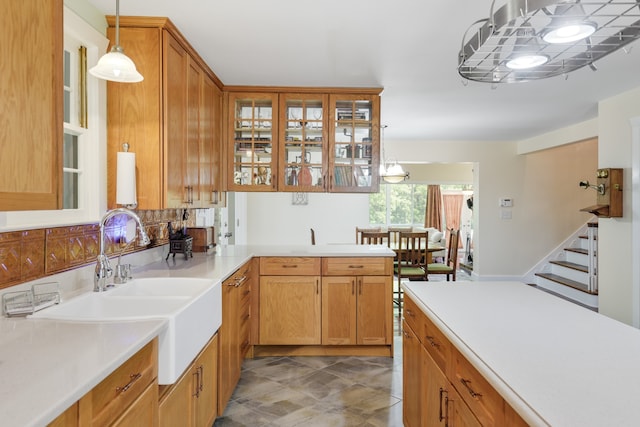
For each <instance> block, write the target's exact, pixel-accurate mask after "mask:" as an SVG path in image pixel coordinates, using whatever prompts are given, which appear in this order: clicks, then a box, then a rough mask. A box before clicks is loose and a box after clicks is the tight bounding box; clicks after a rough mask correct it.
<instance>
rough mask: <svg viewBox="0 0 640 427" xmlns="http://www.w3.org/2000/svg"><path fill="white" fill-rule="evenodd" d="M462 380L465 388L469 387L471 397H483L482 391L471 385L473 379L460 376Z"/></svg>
mask: <svg viewBox="0 0 640 427" xmlns="http://www.w3.org/2000/svg"><path fill="white" fill-rule="evenodd" d="M460 382H461V383H462V385H463V386H465V388H466V389H467V391H468V392H469V394H470V395H471V397H473V398H474V399H475V398H478V397H482V394H481V393H477V392H475V391H474V390H473V389H472V388H471V386H470V385H469V384H471V380H465V379H464V378H460Z"/></svg>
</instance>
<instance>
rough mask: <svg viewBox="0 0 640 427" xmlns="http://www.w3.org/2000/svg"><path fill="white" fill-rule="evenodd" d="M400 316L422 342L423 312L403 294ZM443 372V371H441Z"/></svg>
mask: <svg viewBox="0 0 640 427" xmlns="http://www.w3.org/2000/svg"><path fill="white" fill-rule="evenodd" d="M402 317H403V318H404V320H405V321H406V322H407V324H408V325H409V326H410V327H411V329H412V330H413V332H415V334H416V336H417V337H418V339H419V340H420V342H422V341H423V340H424V321H423V319H424V317H425V315H424V313H422V311H421V310H420V309H419V308H418V306H417V305H416V303H415V302H413V300H412V299H411V298H408V297H407V296H406V295H405V298H404V305H403V308H402ZM443 372H445V371H443Z"/></svg>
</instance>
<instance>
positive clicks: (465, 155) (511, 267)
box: [385, 141, 537, 279]
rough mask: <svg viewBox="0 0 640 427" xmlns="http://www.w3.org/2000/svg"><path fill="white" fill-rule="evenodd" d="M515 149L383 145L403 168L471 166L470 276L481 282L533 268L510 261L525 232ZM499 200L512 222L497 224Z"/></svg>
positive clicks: (448, 143) (520, 166) (474, 145)
mask: <svg viewBox="0 0 640 427" xmlns="http://www.w3.org/2000/svg"><path fill="white" fill-rule="evenodd" d="M516 148H517V145H516V144H515V142H510V141H508V142H478V141H468V142H467V141H444V142H443V141H426V142H425V141H412V142H402V143H398V142H394V141H386V142H385V150H387V152H388V153H389V155H390V156H391V157H393V158H397V159H398V161H399V162H401V163H402V162H405V161H406V162H420V161H422V162H433V163H460V162H466V163H473V164H474V166H473V175H474V182H473V189H474V211H473V214H474V236H473V238H474V260H473V270H474V275H478V276H481V277H482V278H483V279H511V278H519V277H520V276H521V275H522V274H524V272H525V271H527V269H528V268H530V266H531V265H532V261H531V260H529V259H526V258H524V257H520V256H515V257H514V256H513V255H514V248H517V247H518V244H519V242H521V241H522V240H523V231H524V230H526V228H527V224H526V217H525V215H524V213H525V212H524V210H523V207H522V203H521V199H520V196H521V188H522V175H523V174H522V170H523V164H524V159H523V158H522V157H519V156H518V155H517V153H516ZM501 197H511V198H513V200H514V206H513V208H512V209H510V210H511V213H512V219H510V220H503V219H501V218H500V209H499V207H498V200H499V199H500V198H501ZM505 260H508V262H505ZM536 261H537V260H536Z"/></svg>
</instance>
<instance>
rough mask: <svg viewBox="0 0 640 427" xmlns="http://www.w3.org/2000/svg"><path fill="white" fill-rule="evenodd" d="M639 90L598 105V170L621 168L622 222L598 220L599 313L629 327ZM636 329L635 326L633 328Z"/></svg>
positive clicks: (635, 304)
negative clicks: (635, 123) (634, 125)
mask: <svg viewBox="0 0 640 427" xmlns="http://www.w3.org/2000/svg"><path fill="white" fill-rule="evenodd" d="M639 99H640V88H637V89H635V90H632V91H629V92H626V93H623V94H621V95H618V96H616V97H613V98H609V99H607V100H605V101H602V102H600V104H599V134H600V145H599V149H598V161H599V167H601V168H605V167H611V168H624V182H623V204H624V211H623V217H622V218H608V219H600V221H599V227H598V251H599V254H600V256H599V257H598V262H599V271H598V275H599V279H598V283H599V305H600V312H601V313H603V314H605V315H607V316H610V317H613V318H614V319H618V320H620V321H622V322H625V323H628V324H632V323H633V313H634V310H637V307H638V304H639V303H640V302H639V301H637V300H636V299H635V298H634V297H633V296H634V292H633V290H634V286H637V284H634V283H633V278H632V265H633V263H638V262H640V260H638V259H633V258H632V250H631V248H632V240H633V239H638V238H639V236H633V233H632V222H631V218H632V209H631V207H632V186H631V178H632V177H631V165H632V157H631V142H632V141H631V125H630V123H629V120H630V119H631V118H633V117H638V116H640V102H638V100H639ZM636 326H638V325H636Z"/></svg>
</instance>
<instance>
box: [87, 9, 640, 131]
mask: <svg viewBox="0 0 640 427" xmlns="http://www.w3.org/2000/svg"><path fill="white" fill-rule="evenodd" d="M88 1H89V3H91V4H93V5H94V6H96V8H97V9H98V10H100V11H102V12H103V13H105V14H107V15H114V14H115V0H88ZM503 4H504V0H496V9H497V8H498V7H500V6H502V5H503ZM490 5H491V0H458V1H451V0H429V1H426V0H420V1H419V0H395V1H389V0H387V1H381V0H323V1H316V2H315V3H314V2H308V1H299V0H275V1H271V2H269V1H264V0H243V1H238V0H217V1H214V0H180V1H176V0H122V1H121V2H120V14H121V15H122V16H124V15H145V16H166V17H169V18H170V19H171V20H172V21H173V23H174V24H176V26H177V27H178V28H179V29H180V31H181V32H182V33H183V34H184V35H185V37H186V38H187V39H188V40H189V41H190V43H191V44H192V45H193V47H194V48H195V49H196V50H197V51H198V53H199V54H200V55H201V56H202V57H203V59H204V60H205V61H206V62H207V63H208V64H209V66H210V67H211V69H212V70H213V71H214V72H215V73H216V75H217V76H218V77H219V78H220V80H222V82H223V83H224V84H225V85H260V86H263V85H267V86H327V87H381V88H384V91H383V92H382V112H381V116H382V118H381V122H382V124H383V125H387V126H388V127H387V129H386V130H385V138H386V140H387V141H402V140H419V141H432V140H438V141H440V140H477V141H483V140H484V141H496V140H498V141H509V140H521V139H526V138H530V137H533V136H536V135H540V134H542V133H545V132H549V131H551V130H554V129H559V128H562V127H565V126H568V125H571V124H574V123H579V122H582V121H584V120H588V119H591V118H594V117H596V115H597V108H598V106H597V103H598V101H599V100H601V99H606V98H608V97H611V96H614V95H616V94H619V93H621V92H625V91H627V90H629V89H631V88H634V87H638V86H640V48H638V47H635V48H634V46H635V45H636V44H637V43H638V42H637V41H635V42H633V43H632V44H631V45H629V46H630V47H631V48H632V49H627V50H628V51H629V52H628V53H627V52H624V51H622V50H619V51H617V52H614V53H613V54H611V55H609V56H607V57H605V58H604V59H602V60H601V61H599V62H597V63H596V64H595V65H596V66H597V68H598V70H597V71H595V72H594V71H592V70H591V69H589V68H588V67H585V68H583V69H580V70H578V71H576V72H573V73H571V74H569V76H568V78H567V79H565V78H564V77H562V76H560V77H554V78H550V79H545V80H540V81H533V82H527V83H515V84H502V85H498V86H497V87H492V85H491V84H487V83H477V82H470V81H466V80H463V79H462V78H461V77H460V76H459V75H458V73H457V55H458V51H459V50H460V47H461V40H462V35H463V34H464V32H465V30H466V29H467V27H468V26H469V25H470V24H471V23H472V22H474V21H476V20H478V19H481V18H486V17H487V16H488V15H489V8H490ZM122 47H123V48H124V50H125V53H126V51H127V46H126V45H123V46H122ZM132 59H133V60H134V61H135V58H132Z"/></svg>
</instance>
